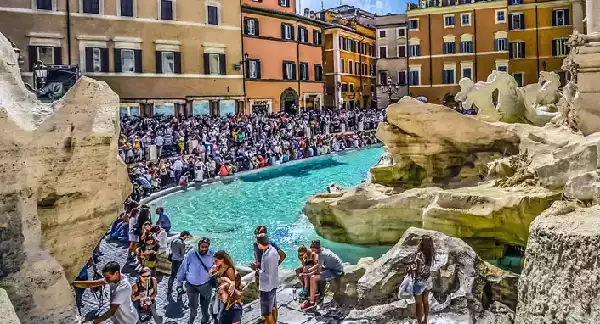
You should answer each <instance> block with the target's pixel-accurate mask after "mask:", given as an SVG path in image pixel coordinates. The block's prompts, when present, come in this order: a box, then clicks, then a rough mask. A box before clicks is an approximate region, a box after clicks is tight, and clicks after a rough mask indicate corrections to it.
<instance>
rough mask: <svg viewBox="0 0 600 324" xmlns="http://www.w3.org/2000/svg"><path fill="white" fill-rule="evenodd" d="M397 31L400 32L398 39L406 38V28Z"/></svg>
mask: <svg viewBox="0 0 600 324" xmlns="http://www.w3.org/2000/svg"><path fill="white" fill-rule="evenodd" d="M397 31H398V32H397V34H398V37H404V36H406V29H404V28H398V29H397Z"/></svg>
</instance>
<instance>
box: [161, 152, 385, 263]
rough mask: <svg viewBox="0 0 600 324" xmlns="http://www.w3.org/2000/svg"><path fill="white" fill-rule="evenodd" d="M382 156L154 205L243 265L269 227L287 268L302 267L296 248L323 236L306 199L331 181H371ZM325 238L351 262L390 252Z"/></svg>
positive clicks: (319, 162) (275, 171)
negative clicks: (259, 230)
mask: <svg viewBox="0 0 600 324" xmlns="http://www.w3.org/2000/svg"><path fill="white" fill-rule="evenodd" d="M382 153H383V149H382V148H368V149H363V150H360V151H353V152H348V153H345V154H341V155H329V156H324V157H319V158H313V159H310V160H305V161H300V162H296V163H293V164H286V165H281V166H277V167H274V168H269V169H265V170H259V171H258V172H255V173H250V174H247V175H243V176H241V177H239V178H237V179H234V180H231V181H228V183H220V182H219V183H215V184H210V185H206V186H203V187H199V188H197V189H194V188H191V189H188V190H187V191H186V192H183V193H176V194H173V195H170V196H166V197H164V198H161V199H158V200H155V201H153V202H152V205H153V206H155V207H156V206H164V207H165V208H166V210H167V212H168V213H169V215H171V219H172V222H173V229H174V230H175V231H182V230H189V231H190V232H191V233H192V235H194V236H195V237H196V238H199V237H200V236H207V237H209V238H210V239H211V241H212V244H211V248H213V249H214V250H215V251H216V250H220V249H223V250H225V251H227V252H228V253H230V254H231V255H232V256H233V258H234V260H235V262H236V263H237V264H240V265H246V266H247V265H249V264H250V263H252V261H253V254H252V253H253V252H252V242H253V231H254V228H255V227H256V226H258V225H266V226H267V228H268V229H269V236H270V237H271V240H272V241H274V242H276V243H277V244H278V245H279V246H280V247H281V248H282V249H284V251H285V252H286V253H287V254H288V258H287V260H286V261H285V262H284V264H283V266H284V267H285V268H288V269H290V268H294V267H296V266H297V265H298V264H299V261H298V259H297V258H296V249H297V247H298V246H299V245H300V244H303V243H304V244H307V245H308V244H309V243H310V240H312V239H316V238H320V237H319V236H318V235H317V234H316V232H315V230H314V228H313V226H312V224H310V222H309V221H308V219H307V218H306V216H304V215H303V214H302V208H303V207H304V203H305V202H306V200H307V199H308V198H309V197H310V196H312V195H313V194H315V193H317V192H324V191H325V189H326V186H327V185H328V184H329V183H335V184H338V185H342V186H347V187H350V186H356V185H357V184H359V183H360V182H361V181H362V180H364V179H366V177H367V172H368V170H369V168H370V167H372V166H373V165H375V164H376V163H377V161H378V160H379V157H380V156H381V154H382ZM320 239H321V244H322V245H324V246H325V247H328V248H330V249H332V250H333V251H334V252H336V253H337V254H338V255H339V256H340V257H341V258H342V259H343V260H344V261H346V262H351V263H355V262H356V261H358V259H359V258H361V257H366V256H372V257H375V258H377V257H379V256H381V255H382V254H383V253H385V251H387V250H388V249H389V247H381V246H377V247H371V246H356V245H349V244H341V243H335V242H330V241H328V240H325V239H323V238H320Z"/></svg>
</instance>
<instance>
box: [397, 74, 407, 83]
mask: <svg viewBox="0 0 600 324" xmlns="http://www.w3.org/2000/svg"><path fill="white" fill-rule="evenodd" d="M398 85H401V86H403V85H406V71H400V72H398Z"/></svg>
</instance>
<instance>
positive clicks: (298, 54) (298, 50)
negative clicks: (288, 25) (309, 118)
mask: <svg viewBox="0 0 600 324" xmlns="http://www.w3.org/2000/svg"><path fill="white" fill-rule="evenodd" d="M299 26H300V24H299V21H298V20H296V30H298V27H299ZM307 33H308V31H307ZM297 34H298V36H297V37H296V64H297V65H298V72H300V32H298V33H297ZM306 72H307V73H308V70H307V71H306ZM301 94H302V93H301V92H300V73H298V107H297V108H298V113H300V95H301ZM302 101H304V98H302ZM304 109H305V110H306V107H304Z"/></svg>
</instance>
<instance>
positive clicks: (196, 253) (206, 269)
mask: <svg viewBox="0 0 600 324" xmlns="http://www.w3.org/2000/svg"><path fill="white" fill-rule="evenodd" d="M194 254H195V255H196V258H198V261H200V264H201V265H202V267H203V268H204V270H205V271H206V274H208V268H207V267H206V265H205V264H204V262H202V259H201V258H200V256H199V255H198V252H194Z"/></svg>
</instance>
